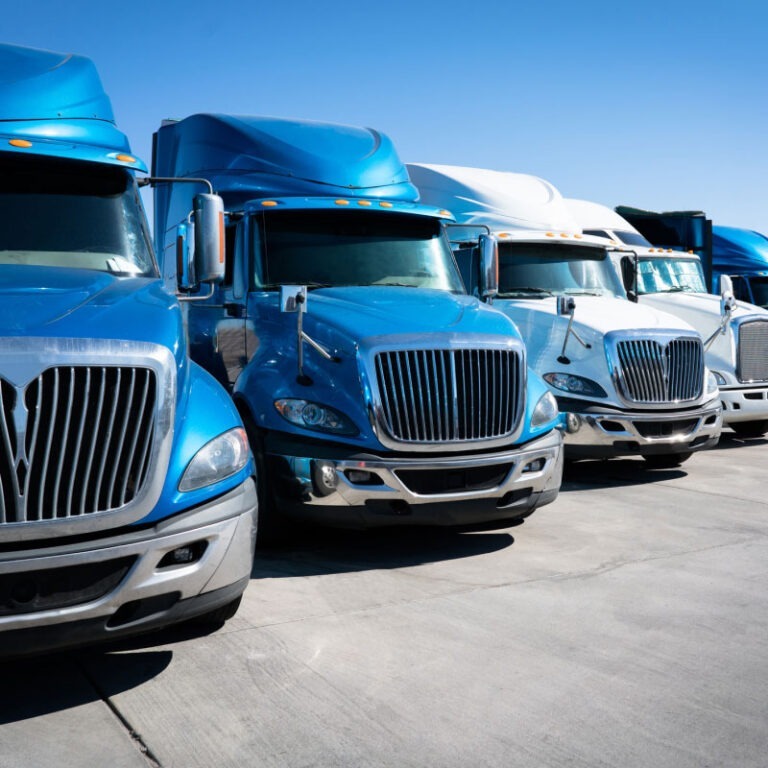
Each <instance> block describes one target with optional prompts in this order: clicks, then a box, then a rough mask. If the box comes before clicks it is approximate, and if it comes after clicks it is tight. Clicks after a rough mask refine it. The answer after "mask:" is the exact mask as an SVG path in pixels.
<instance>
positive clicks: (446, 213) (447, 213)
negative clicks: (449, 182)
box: [437, 208, 451, 216]
mask: <svg viewBox="0 0 768 768" xmlns="http://www.w3.org/2000/svg"><path fill="white" fill-rule="evenodd" d="M437 215H438V216H450V215H451V212H450V211H446V210H445V208H443V209H442V210H440V211H438V212H437Z"/></svg>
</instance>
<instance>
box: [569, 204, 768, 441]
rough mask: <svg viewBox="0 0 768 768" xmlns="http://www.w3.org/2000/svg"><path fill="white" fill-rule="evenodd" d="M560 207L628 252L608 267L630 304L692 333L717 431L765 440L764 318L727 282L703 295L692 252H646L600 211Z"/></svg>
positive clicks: (618, 219) (614, 217)
mask: <svg viewBox="0 0 768 768" xmlns="http://www.w3.org/2000/svg"><path fill="white" fill-rule="evenodd" d="M567 203H568V206H569V209H570V210H571V212H572V213H573V215H574V217H575V218H576V220H577V222H578V224H579V225H580V226H582V227H583V231H584V232H585V233H587V232H588V233H590V234H592V235H595V236H602V237H605V238H608V239H609V240H610V241H611V242H613V243H615V244H616V245H618V246H619V247H631V249H632V251H631V253H630V254H628V255H627V254H624V255H623V256H621V257H620V258H619V259H618V260H617V261H616V266H617V269H618V270H619V272H620V274H621V275H622V278H623V280H624V283H625V285H626V287H627V290H628V291H629V293H630V295H631V296H633V298H635V300H636V301H637V302H639V303H640V304H643V305H646V306H649V307H656V308H658V309H662V310H665V311H667V312H671V313H673V314H675V315H677V316H678V317H680V318H682V319H684V320H685V321H686V322H688V323H690V324H691V325H692V326H693V327H694V328H696V330H697V331H698V332H699V334H700V335H701V337H702V339H703V341H704V349H705V359H706V363H707V366H708V367H709V369H710V370H711V371H712V373H713V374H714V376H715V378H716V379H717V382H718V385H719V390H720V401H721V404H722V407H723V423H724V424H725V425H726V426H728V427H730V428H731V429H732V430H733V431H734V432H736V434H738V435H741V436H743V437H759V436H760V435H763V434H765V433H766V432H768V311H766V310H765V309H763V308H762V307H758V306H754V305H753V304H748V303H746V302H743V301H737V300H735V297H734V293H733V285H732V283H731V278H729V277H727V276H725V277H723V278H722V279H721V280H720V282H721V283H722V285H721V287H720V295H719V296H715V295H712V294H710V293H709V290H708V286H707V280H706V278H705V275H704V271H703V269H702V264H701V261H700V259H699V256H698V254H696V253H695V252H693V251H687V250H686V251H683V250H678V249H675V248H662V247H658V246H654V245H652V244H651V243H650V242H649V241H648V240H646V239H645V237H644V236H643V235H642V234H641V233H640V232H639V231H638V230H637V229H636V228H635V227H633V226H632V224H630V223H629V222H628V221H627V220H626V219H624V218H623V217H622V216H620V215H619V214H618V213H617V212H616V211H614V210H612V209H611V208H609V207H607V206H604V205H600V204H598V203H593V202H590V201H587V200H568V201H567ZM718 229H719V228H718V227H714V228H713V235H714V233H715V232H716V231H717V230H718ZM715 237H717V235H714V236H713V241H714V239H715Z"/></svg>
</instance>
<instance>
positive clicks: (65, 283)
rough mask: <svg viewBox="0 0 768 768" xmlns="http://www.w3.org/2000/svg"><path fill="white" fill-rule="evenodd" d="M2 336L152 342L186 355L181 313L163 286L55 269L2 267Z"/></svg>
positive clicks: (90, 272) (145, 280)
mask: <svg viewBox="0 0 768 768" xmlns="http://www.w3.org/2000/svg"><path fill="white" fill-rule="evenodd" d="M0 336H58V337H73V338H75V337H83V336H90V337H92V338H104V339H124V340H137V341H153V342H155V343H158V344H162V345H163V346H166V347H168V348H169V349H170V350H171V351H172V352H173V353H174V354H175V356H176V357H177V359H179V358H180V355H183V353H184V350H180V349H179V339H181V338H183V331H182V327H181V312H180V311H179V308H178V304H177V303H176V300H175V298H173V297H172V296H170V295H169V294H168V293H167V292H166V291H165V290H164V289H163V287H162V284H161V282H160V281H159V280H154V279H153V280H148V279H146V278H133V279H128V278H117V277H113V276H111V275H109V274H107V273H104V272H95V271H89V270H82V269H62V268H56V267H29V266H21V267H17V266H5V265H4V266H1V267H0Z"/></svg>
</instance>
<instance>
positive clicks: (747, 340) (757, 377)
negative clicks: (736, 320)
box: [738, 320, 768, 382]
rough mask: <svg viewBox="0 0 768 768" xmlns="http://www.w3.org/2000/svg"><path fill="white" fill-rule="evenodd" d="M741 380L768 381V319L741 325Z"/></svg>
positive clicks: (739, 374) (739, 371)
mask: <svg viewBox="0 0 768 768" xmlns="http://www.w3.org/2000/svg"><path fill="white" fill-rule="evenodd" d="M738 376H739V381H744V382H747V381H768V320H754V321H752V322H749V323H742V324H741V325H740V326H739V370H738Z"/></svg>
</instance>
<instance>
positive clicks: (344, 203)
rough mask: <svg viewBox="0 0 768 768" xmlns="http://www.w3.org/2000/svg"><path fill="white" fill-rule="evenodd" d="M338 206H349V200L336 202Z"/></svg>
mask: <svg viewBox="0 0 768 768" xmlns="http://www.w3.org/2000/svg"><path fill="white" fill-rule="evenodd" d="M335 202H336V205H349V200H336V201H335Z"/></svg>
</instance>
